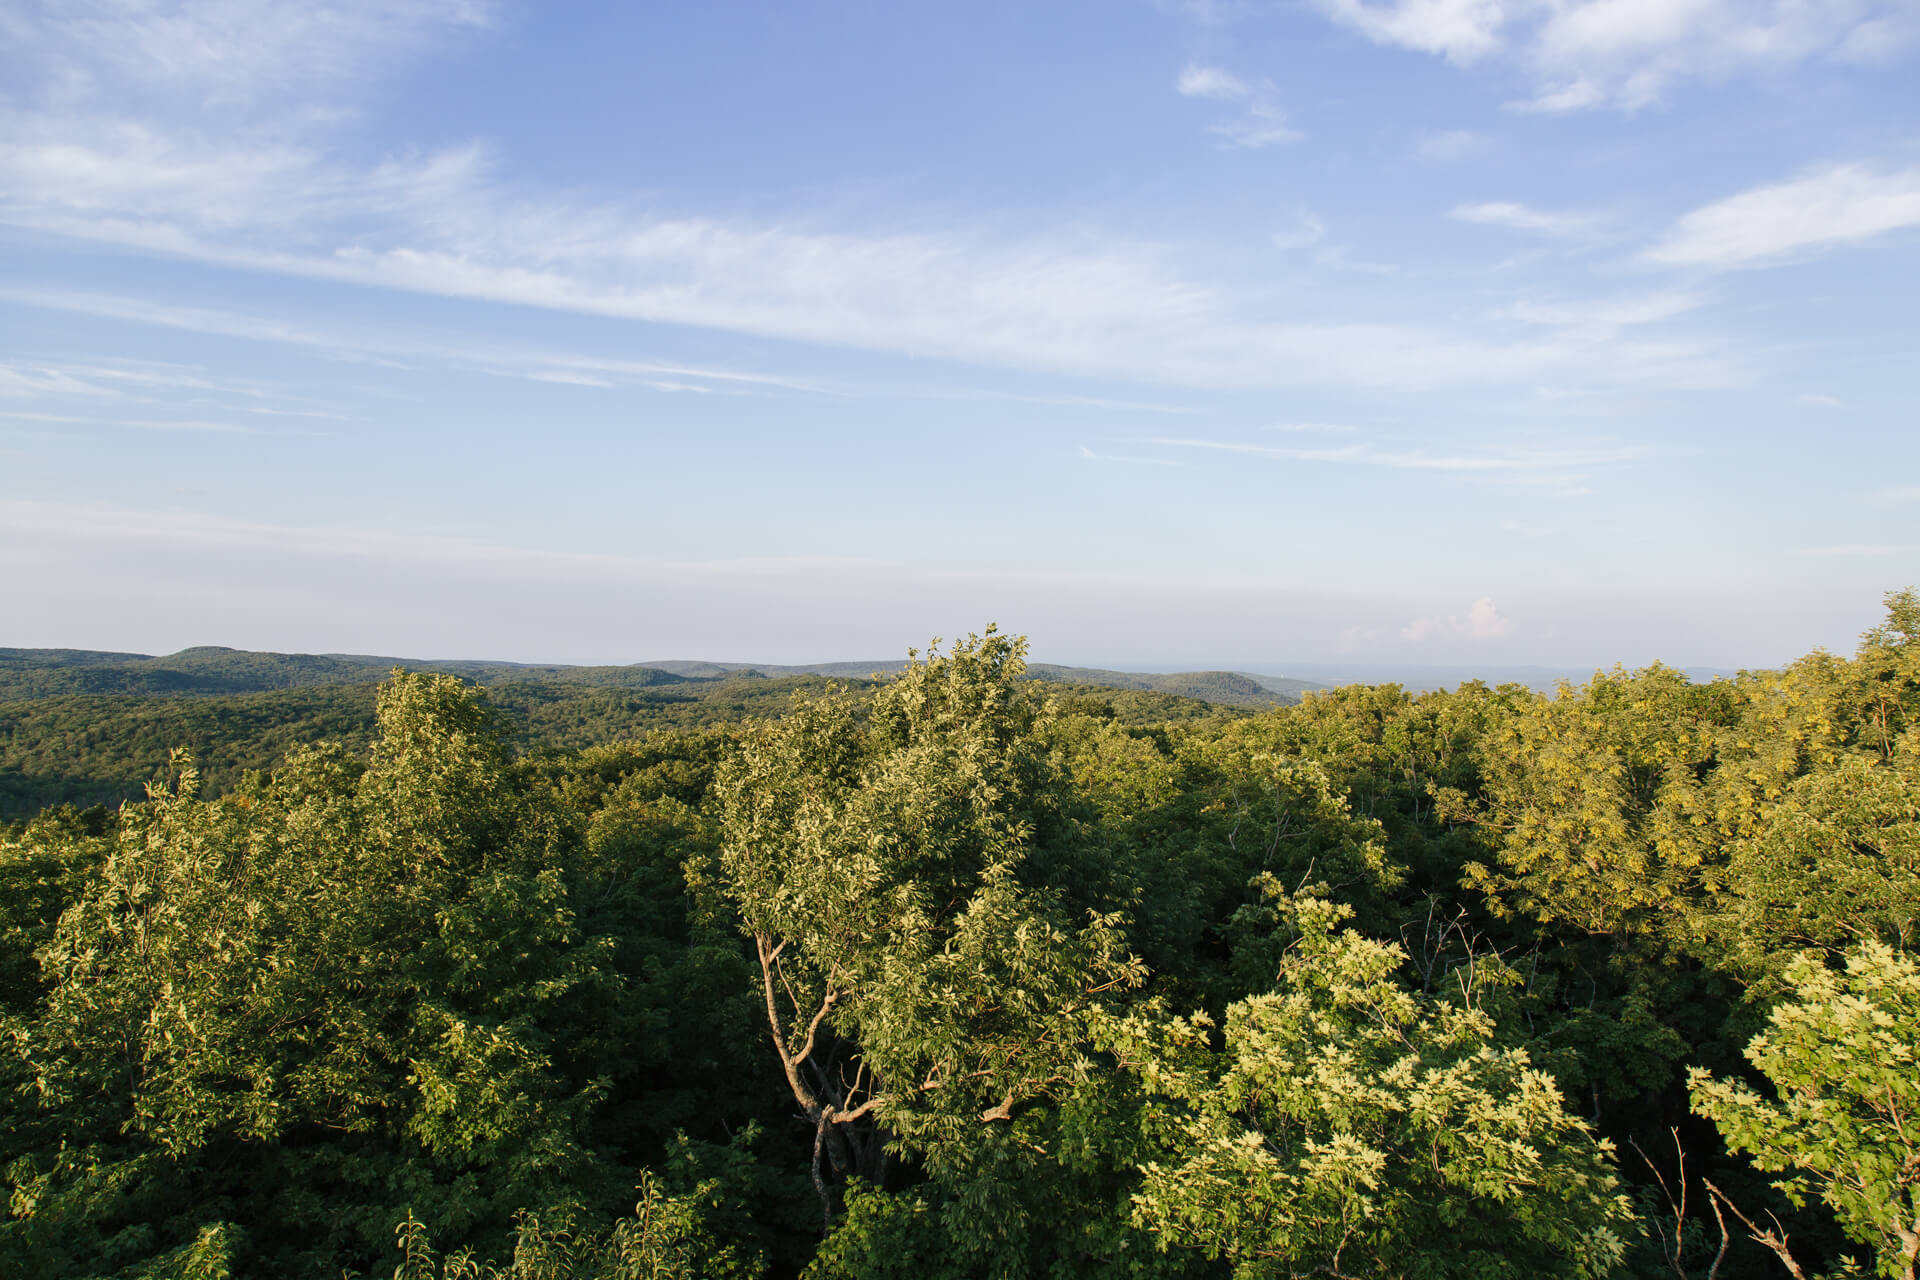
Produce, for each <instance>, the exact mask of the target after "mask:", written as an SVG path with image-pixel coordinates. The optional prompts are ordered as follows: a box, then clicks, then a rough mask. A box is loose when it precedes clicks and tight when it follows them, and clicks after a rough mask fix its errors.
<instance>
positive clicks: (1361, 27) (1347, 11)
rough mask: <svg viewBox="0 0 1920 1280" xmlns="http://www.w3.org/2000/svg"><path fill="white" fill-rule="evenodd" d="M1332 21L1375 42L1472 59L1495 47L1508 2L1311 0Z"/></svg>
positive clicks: (1453, 58)
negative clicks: (1350, 28)
mask: <svg viewBox="0 0 1920 1280" xmlns="http://www.w3.org/2000/svg"><path fill="white" fill-rule="evenodd" d="M1313 3H1314V7H1315V8H1317V9H1319V10H1320V11H1321V12H1322V13H1324V14H1326V15H1327V16H1328V17H1329V18H1332V19H1333V20H1334V21H1335V22H1338V23H1341V24H1342V25H1344V26H1348V27H1352V28H1353V29H1354V30H1356V31H1358V32H1360V33H1361V34H1362V35H1364V36H1366V37H1367V39H1369V40H1372V41H1373V42H1374V43H1376V44H1392V45H1399V46H1401V47H1403V48H1407V49H1418V50H1420V51H1421V52H1423V53H1437V54H1440V55H1441V56H1443V57H1445V58H1446V59H1448V60H1449V61H1451V62H1456V63H1462V64H1465V63H1471V62H1474V61H1476V60H1478V59H1480V58H1482V57H1485V56H1486V55H1487V54H1490V53H1492V52H1494V51H1495V50H1496V49H1498V48H1500V46H1501V43H1502V36H1503V29H1504V28H1505V27H1506V25H1507V24H1508V22H1509V21H1510V19H1511V16H1512V15H1511V14H1510V13H1509V12H1508V10H1509V9H1510V8H1512V7H1513V6H1512V5H1510V4H1508V3H1504V2H1503V0H1387V2H1386V3H1379V2H1377V0H1313Z"/></svg>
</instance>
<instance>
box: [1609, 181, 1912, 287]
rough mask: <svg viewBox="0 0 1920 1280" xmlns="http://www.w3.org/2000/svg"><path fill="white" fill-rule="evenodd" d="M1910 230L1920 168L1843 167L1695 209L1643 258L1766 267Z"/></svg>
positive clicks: (1674, 262)
mask: <svg viewBox="0 0 1920 1280" xmlns="http://www.w3.org/2000/svg"><path fill="white" fill-rule="evenodd" d="M1912 226H1920V169H1908V170H1904V171H1901V172H1891V173H1889V172H1880V171H1877V170H1874V169H1871V168H1869V167H1867V166H1866V165H1863V164H1842V165H1834V166H1832V167H1830V168H1826V169H1822V170H1819V171H1817V172H1814V173H1809V174H1807V175H1805V176H1804V177H1799V178H1793V179H1790V180H1788V181H1786V182H1780V183H1775V184H1774V185H1772V186H1766V187H1756V188H1754V189H1753V190H1751V191H1743V192H1741V193H1740V194H1739V195H1737V196H1731V197H1729V198H1727V199H1725V200H1721V201H1718V202H1716V203H1714V204H1710V205H1706V206H1705V207H1703V208H1699V209H1695V210H1694V211H1693V212H1692V213H1689V214H1688V215H1686V216H1685V217H1684V218H1681V219H1680V220H1679V222H1677V223H1675V224H1674V226H1673V228H1672V230H1670V231H1669V232H1668V233H1667V235H1666V238H1665V239H1663V240H1662V241H1660V243H1659V244H1656V245H1654V246H1653V247H1652V248H1651V249H1648V250H1647V251H1646V253H1645V254H1644V255H1643V256H1644V257H1645V258H1646V259H1647V260H1648V261H1650V262H1657V263H1661V264H1662V265H1665V266H1689V267H1719V268H1737V267H1750V266H1764V265H1767V264H1769V263H1772V262H1777V261H1780V260H1782V259H1785V258H1791V257H1797V256H1800V255H1803V254H1807V253H1812V252H1815V251H1818V250H1821V249H1828V248H1832V247H1835V246H1838V245H1845V244H1856V243H1859V242H1861V241H1864V240H1869V239H1872V238H1873V237H1875V236H1879V235H1884V234H1886V233H1887V232H1889V231H1897V230H1899V229H1901V228H1903V227H1912Z"/></svg>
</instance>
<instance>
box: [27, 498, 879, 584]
mask: <svg viewBox="0 0 1920 1280" xmlns="http://www.w3.org/2000/svg"><path fill="white" fill-rule="evenodd" d="M0 530H11V531H14V532H19V533H31V534H36V535H39V536H42V537H53V538H61V539H69V540H80V541H89V542H125V543H138V544H141V545H152V544H154V543H156V542H158V543H165V544H172V545H177V546H190V547H198V548H204V549H207V550H224V551H233V552H250V551H267V552H273V553H276V554H291V555H298V556H309V557H315V558H321V559H345V560H377V561H383V562H394V561H398V562H405V563H409V564H417V565H424V566H441V567H456V566H466V567H470V568H474V569H478V570H484V571H488V572H491V573H496V574H501V575H506V576H528V575H531V576H535V577H539V578H546V577H550V576H556V575H557V576H561V577H564V578H569V579H574V580H584V581H627V582H655V581H671V582H699V581H702V580H704V579H706V578H709V577H722V578H735V579H739V578H745V579H765V580H769V581H776V582H777V581H779V580H781V579H783V578H784V577H786V576H787V575H790V574H794V573H815V574H819V573H834V572H845V571H847V570H866V569H871V568H873V567H875V566H877V565H880V564H882V563H883V562H881V561H876V560H871V559H864V558H860V557H840V556H755V557H737V558H731V559H713V560H665V559H661V560H650V559H644V558H639V557H633V556H620V555H608V554H603V553H597V552H575V551H558V550H552V549H547V548H539V547H521V546H513V545H510V544H503V543H493V542H485V541H480V540H478V539H472V538H459V537H447V536H442V535H435V534H416V533H405V532H398V531H383V530H375V529H365V528H358V527H351V526H334V527H328V526H317V525H294V524H280V523H274V522H271V521H260V520H247V519H241V518H237V517H233V516H226V515H217V514H212V513H208V512H199V511H182V510H167V509H143V508H134V507H124V506H114V505H109V504H104V503H100V504H95V503H71V502H40V501H23V500H11V499H0Z"/></svg>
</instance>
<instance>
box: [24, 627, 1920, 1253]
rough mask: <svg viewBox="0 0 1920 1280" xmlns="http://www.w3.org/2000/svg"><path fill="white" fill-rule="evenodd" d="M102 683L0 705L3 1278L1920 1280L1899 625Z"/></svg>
mask: <svg viewBox="0 0 1920 1280" xmlns="http://www.w3.org/2000/svg"><path fill="white" fill-rule="evenodd" d="M8 652H9V653H10V654H12V655H27V651H17V650H16V651H8ZM99 657H100V661H99V662H97V663H94V664H91V665H93V666H96V667H98V668H99V669H98V670H96V671H94V672H93V673H92V675H90V676H89V675H85V674H81V675H76V674H74V670H75V667H76V664H73V663H70V662H69V663H65V664H58V663H52V662H51V660H50V659H47V658H45V656H44V655H43V656H42V657H41V658H39V659H35V658H33V657H31V655H27V656H19V657H18V659H17V661H16V662H15V663H14V666H13V668H12V669H11V670H12V672H13V674H14V675H17V676H19V680H18V681H17V682H16V683H15V684H14V685H13V686H11V688H12V690H13V691H12V692H10V693H6V694H4V695H0V696H4V698H5V700H4V701H3V702H0V715H4V717H5V718H4V720H0V723H4V724H5V725H6V732H7V734H8V735H9V736H8V745H7V752H8V754H7V756H6V757H5V759H6V761H7V768H8V770H9V773H8V774H7V775H6V777H7V779H9V780H8V781H7V786H8V787H9V790H8V791H7V792H6V796H7V802H8V803H9V804H10V805H11V806H13V815H14V820H13V822H12V825H11V826H9V827H7V828H5V836H4V839H0V1046H4V1048H3V1049H0V1108H4V1112H5V1114H4V1120H3V1122H0V1177H4V1180H5V1183H6V1190H7V1196H8V1201H7V1214H6V1217H5V1219H4V1222H0V1274H5V1275H21V1276H35V1277H47V1278H48V1280H54V1278H62V1277H123V1278H125V1280H133V1278H134V1277H151V1278H154V1280H159V1278H160V1277H179V1278H181V1280H185V1278H187V1277H220V1276H227V1275H235V1276H288V1277H309V1276H311V1277H327V1278H328V1280H333V1278H334V1277H340V1276H343V1275H356V1276H373V1275H381V1276H386V1275H391V1276H394V1277H396V1280H447V1278H450V1277H471V1278H474V1280H478V1278H480V1277H496V1276H498V1277H505V1276H515V1277H552V1278H553V1280H562V1278H580V1280H585V1278H587V1277H594V1278H603V1277H604V1278H607V1280H611V1278H613V1277H756V1276H765V1277H788V1276H800V1275H805V1276H807V1277H810V1278H815V1280H825V1278H827V1277H847V1278H853V1277H860V1278H872V1280H880V1278H886V1277H898V1278H900V1280H907V1278H908V1277H914V1278H916V1280H919V1278H924V1277H936V1278H937V1277H952V1278H954V1280H959V1278H962V1277H976V1276H987V1277H1008V1278H1013V1277H1029V1276H1031V1277H1069V1276H1071V1277H1080V1276H1087V1277H1112V1278H1115V1280H1117V1278H1118V1277H1174V1276H1180V1277H1187V1276H1192V1277H1264V1276H1329V1277H1336V1278H1338V1277H1407V1278H1409V1280H1411V1278H1414V1277H1419V1278H1429V1277H1431V1278H1441V1277H1461V1278H1467V1277H1472V1278H1475V1280H1480V1278H1487V1280H1493V1278H1499V1277H1514V1278H1516V1280H1517V1278H1519V1277H1537V1276H1564V1277H1603V1276H1671V1277H1678V1278H1679V1280H1689V1278H1705V1277H1718V1278H1720V1280H1736V1278H1741V1277H1765V1276H1782V1275H1790V1276H1795V1277H1814V1276H1830V1277H1837V1276H1854V1275H1857V1276H1880V1277H1890V1278H1891V1277H1908V1278H1911V1277H1914V1276H1915V1274H1916V1258H1920V965H1916V962H1915V960H1914V958H1913V952H1912V948H1913V947H1914V945H1915V943H1916V941H1920V595H1916V594H1915V593H1914V592H1912V591H1906V592H1899V593H1895V594H1894V595H1891V596H1889V597H1888V599H1887V615H1886V619H1885V622H1884V623H1883V624H1882V625H1880V626H1878V627H1876V628H1875V629H1874V630H1872V631H1870V632H1868V633H1867V634H1866V635H1865V636H1863V637H1862V639H1861V642H1860V645H1859V647H1858V649H1857V651H1856V652H1855V653H1854V654H1853V655H1852V656H1851V657H1846V658H1843V657H1838V656H1835V655H1831V654H1828V653H1824V652H1815V653H1813V654H1810V655H1808V656H1806V657H1805V658H1802V659H1801V660H1799V661H1798V662H1796V663H1794V664H1792V665H1791V666H1789V667H1787V668H1785V669H1783V670H1779V671H1761V672H1747V673H1742V674H1741V675H1739V676H1738V677H1736V678H1728V679H1717V680H1713V681H1711V682H1707V683H1695V682H1692V681H1690V680H1689V679H1688V678H1687V677H1686V676H1684V675H1683V674H1681V673H1679V672H1676V671H1673V670H1671V669H1668V668H1665V667H1661V666H1654V667H1650V668H1647V669H1645V670H1640V671H1632V672H1629V671H1625V670H1619V669H1616V670H1614V671H1611V672H1604V673H1599V674H1596V675H1595V676H1594V677H1593V678H1592V679H1591V680H1590V681H1588V682H1586V683H1585V684H1583V685H1577V686H1576V685H1569V686H1565V687H1562V688H1561V689H1560V690H1559V691H1558V692H1557V694H1553V695H1542V694H1539V693H1536V692H1533V691H1531V690H1529V689H1526V688H1524V687H1521V686H1518V685H1502V686H1499V687H1488V686H1486V685H1484V684H1467V685H1463V686H1460V687H1458V688H1455V689H1451V690H1447V691H1440V692H1430V693H1422V694H1418V695H1415V694H1412V693H1409V692H1408V691H1406V690H1404V689H1402V688H1399V687H1397V686H1392V685H1384V686H1348V687H1344V688H1339V689H1333V690H1325V691H1308V692H1306V693H1305V696H1304V697H1301V698H1299V700H1298V701H1291V700H1286V701H1283V700H1281V699H1279V698H1274V699H1272V700H1271V702H1272V705H1268V706H1265V707H1264V708H1260V709H1255V708H1253V707H1249V706H1242V707H1220V706H1215V705H1210V704H1208V703H1204V702H1196V701H1192V700H1190V699H1185V698H1181V697H1179V696H1177V695H1176V694H1175V693H1172V692H1169V691H1166V690H1160V689H1152V688H1145V689H1140V688H1136V689H1125V688H1096V687H1092V686H1089V685H1085V684H1064V683H1061V682H1059V680H1058V679H1057V678H1056V679H1046V680H1041V679H1031V678H1028V676H1029V674H1030V673H1029V672H1028V671H1027V669H1026V665H1025V661H1024V644H1023V643H1022V642H1020V641H1018V640H1015V639H1010V638H1008V637H1005V636H1002V635H1000V634H998V633H997V632H995V631H993V630H992V629H989V630H988V632H987V633H986V634H985V635H982V636H975V637H970V638H969V639H968V640H966V641H964V642H961V643H956V644H953V645H951V646H949V647H946V648H944V649H942V648H940V647H938V646H936V647H935V648H934V649H933V650H931V651H929V652H927V653H925V654H915V655H911V656H910V658H909V660H908V661H907V662H906V663H904V664H903V665H901V666H899V667H898V668H897V669H896V670H893V671H890V672H887V673H884V675H883V676H882V678H876V679H863V680H842V681H834V680H831V679H829V678H827V677H826V676H823V675H818V674H814V675H806V674H762V675H761V676H758V677H752V676H745V675H741V674H738V673H728V672H724V671H714V672H706V673H694V674H687V673H674V672H663V673H662V676H663V678H661V679H659V680H655V681H653V682H652V683H646V684H641V683H629V684H626V685H620V684H617V683H606V684H598V685H596V684H594V683H592V682H589V681H581V680H572V681H571V682H569V680H568V678H566V677H564V676H561V675H556V674H554V673H552V672H548V673H545V674H542V675H539V676H538V678H530V677H524V676H522V677H519V678H516V676H515V675H514V674H513V671H512V670H507V671H500V672H488V673H479V672H473V671H465V672H463V671H412V672H397V673H394V674H393V675H392V676H391V677H389V678H388V679H387V680H386V681H385V682H384V683H380V684H379V685H378V686H377V688H375V687H374V686H373V685H372V684H371V683H369V681H368V680H367V679H366V678H365V669H364V666H362V667H361V668H359V669H358V675H359V677H360V678H356V679H349V678H346V677H348V676H353V675H355V674H356V672H355V671H348V670H341V671H338V672H336V673H335V674H338V675H339V676H340V678H338V679H334V678H331V677H330V676H329V677H328V678H325V679H322V678H318V677H316V678H315V679H312V680H305V681H289V682H285V683H283V684H281V685H276V686H269V687H264V688H263V687H260V686H259V685H258V684H257V683H256V684H253V685H245V684H243V685H241V686H239V687H236V686H235V685H233V684H232V683H231V682H229V683H226V684H220V683H219V682H218V681H217V680H216V681H215V682H214V683H215V684H216V685H217V686H218V687H205V686H199V687H194V688H186V687H179V686H176V687H172V688H161V687H155V686H153V685H150V684H149V685H142V684H139V683H138V682H137V680H136V681H135V682H134V683H132V684H129V683H128V681H129V680H131V679H133V677H130V676H128V675H127V674H126V672H127V670H128V669H129V667H130V665H132V664H133V663H136V662H137V661H140V660H137V659H129V658H128V657H127V656H126V655H100V656H99ZM315 661H316V662H321V663H325V662H330V661H333V660H330V659H316V660H315ZM343 661H345V660H343ZM79 665H80V666H85V665H87V664H79ZM55 667H62V669H64V670H65V671H66V674H64V675H62V674H48V672H49V671H52V670H53V669H54V668H55ZM582 670H591V669H582ZM1044 674H1047V675H1049V676H1057V674H1058V673H1055V672H1044ZM147 675H148V676H152V677H153V678H154V679H161V680H163V682H164V679H170V678H171V677H162V676H159V675H155V674H154V673H153V672H152V671H149V672H148V673H147ZM209 678H210V679H211V677H209ZM255 678H256V679H265V678H267V677H264V676H256V677H255ZM274 678H277V677H274ZM477 678H484V679H485V680H486V681H487V683H488V688H486V689H482V688H481V687H479V686H478V685H476V684H475V683H473V681H474V680H475V679H477ZM639 679H648V680H651V679H652V678H651V677H635V680H636V681H637V680H639ZM89 681H91V683H88V682H89ZM1269 692H1272V691H1271V690H1270V691H1269ZM1287 692H1288V693H1289V698H1290V697H1291V691H1287ZM156 744H165V745H170V746H180V747H189V748H192V750H191V751H187V750H182V751H176V752H173V753H171V754H169V755H167V756H166V757H165V758H164V767H163V768H162V770H161V772H160V774H159V776H157V777H154V778H152V779H151V781H150V782H149V783H148V785H147V787H146V789H145V792H144V798H141V799H136V800H132V801H128V802H126V803H121V804H119V805H118V807H109V805H107V804H102V803H96V802H99V801H115V800H118V799H119V795H120V793H119V792H118V791H116V788H123V787H124V786H125V785H126V784H127V780H128V776H129V771H132V770H140V771H143V772H144V771H145V770H147V769H150V768H151V764H150V763H149V761H150V760H151V758H152V753H153V752H154V751H156V750H159V749H161V748H160V747H159V746H157V745H156ZM42 805H47V806H50V807H45V808H40V806H42ZM33 810H38V811H37V812H32V811H33Z"/></svg>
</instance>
